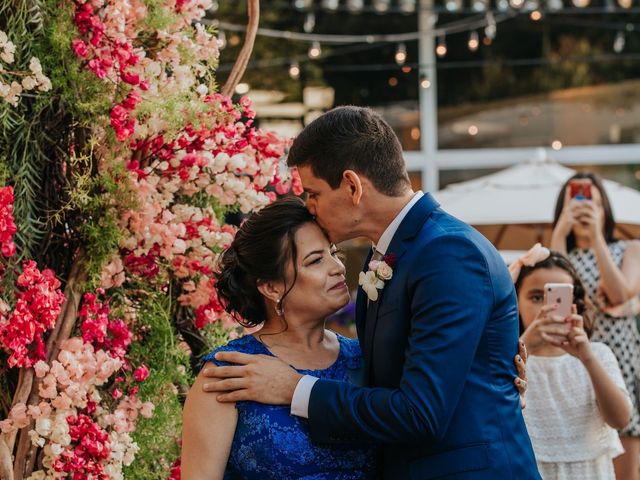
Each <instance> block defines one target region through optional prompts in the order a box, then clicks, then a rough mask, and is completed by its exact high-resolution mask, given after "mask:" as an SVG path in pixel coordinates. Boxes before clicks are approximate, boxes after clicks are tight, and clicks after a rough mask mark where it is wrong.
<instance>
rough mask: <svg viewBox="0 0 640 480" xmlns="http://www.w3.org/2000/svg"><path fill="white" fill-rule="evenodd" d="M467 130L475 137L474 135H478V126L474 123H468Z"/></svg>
mask: <svg viewBox="0 0 640 480" xmlns="http://www.w3.org/2000/svg"><path fill="white" fill-rule="evenodd" d="M467 132H468V133H469V135H471V136H472V137H475V136H476V135H478V127H477V126H476V125H469V128H468V129H467Z"/></svg>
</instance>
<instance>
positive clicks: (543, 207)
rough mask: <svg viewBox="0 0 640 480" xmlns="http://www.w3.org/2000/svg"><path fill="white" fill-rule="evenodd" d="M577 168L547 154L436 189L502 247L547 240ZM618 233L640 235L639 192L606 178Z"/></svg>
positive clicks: (446, 204)
mask: <svg viewBox="0 0 640 480" xmlns="http://www.w3.org/2000/svg"><path fill="white" fill-rule="evenodd" d="M575 173H576V171H575V170H572V169H570V168H567V167H563V166H562V165H560V164H558V163H556V162H554V161H552V160H549V159H545V158H537V159H533V160H530V161H527V162H524V163H521V164H518V165H515V166H513V167H509V168H507V169H505V170H501V171H500V172H497V173H494V174H492V175H487V176H485V177H481V178H477V179H475V180H471V181H468V182H462V183H457V184H453V185H450V186H448V187H447V188H445V189H443V190H440V191H438V192H436V193H434V196H435V198H436V199H437V200H438V201H439V202H440V204H441V205H442V207H443V208H444V209H445V210H446V211H447V212H449V213H451V214H452V215H454V216H456V217H458V218H459V219H461V220H463V221H465V222H467V223H469V224H471V225H473V226H474V227H475V228H477V229H478V230H479V231H480V232H481V233H482V234H483V235H485V236H486V237H487V238H488V239H489V240H491V242H492V243H493V244H494V245H495V246H496V248H498V249H500V250H526V249H528V248H529V247H531V246H532V245H533V244H534V243H535V242H542V243H543V244H544V245H548V244H549V242H550V239H551V224H552V223H553V214H554V209H555V202H556V198H557V196H558V192H559V191H560V188H561V187H562V185H563V184H564V182H566V181H567V180H568V179H569V178H570V177H571V176H573V175H574V174H575ZM604 186H605V189H606V191H607V194H608V196H609V199H610V200H611V206H612V209H613V214H614V217H615V219H616V222H617V224H618V228H617V232H616V233H617V234H618V236H619V238H640V192H639V191H638V190H634V189H632V188H629V187H626V186H624V185H621V184H619V183H617V182H613V181H610V180H604Z"/></svg>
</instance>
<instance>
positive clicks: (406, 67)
mask: <svg viewBox="0 0 640 480" xmlns="http://www.w3.org/2000/svg"><path fill="white" fill-rule="evenodd" d="M400 70H402V73H411V67H410V66H409V65H405V66H404V67H402V68H401V69H400Z"/></svg>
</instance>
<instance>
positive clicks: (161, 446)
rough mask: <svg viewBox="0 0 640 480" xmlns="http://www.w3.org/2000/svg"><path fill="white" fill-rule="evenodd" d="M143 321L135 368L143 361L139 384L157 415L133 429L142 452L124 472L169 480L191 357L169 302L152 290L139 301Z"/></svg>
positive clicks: (141, 479)
mask: <svg viewBox="0 0 640 480" xmlns="http://www.w3.org/2000/svg"><path fill="white" fill-rule="evenodd" d="M139 307H140V311H139V313H138V315H139V318H138V320H139V324H140V325H142V326H143V327H142V331H143V332H144V331H145V330H146V332H145V333H142V334H141V335H142V339H141V340H140V341H136V342H134V343H133V344H132V347H131V352H130V355H129V356H130V358H132V359H133V360H132V362H134V367H135V366H136V365H137V364H139V363H144V364H146V365H147V366H148V367H149V371H150V376H149V378H148V379H147V380H146V381H144V382H143V383H142V384H141V386H140V393H139V396H140V398H141V399H143V400H145V401H147V400H150V401H152V402H153V403H154V404H155V406H156V408H155V410H154V414H153V417H151V418H149V419H141V420H140V421H139V422H138V426H137V428H136V431H135V433H134V440H135V441H136V442H137V443H138V446H139V447H140V451H139V452H138V454H137V455H136V460H135V461H134V463H133V464H132V465H131V466H130V467H128V468H127V469H126V470H125V472H124V477H125V478H127V479H128V480H129V479H131V480H156V479H159V478H166V477H167V472H168V470H169V467H170V466H171V464H172V463H173V462H174V461H175V459H176V458H177V457H178V456H179V454H180V448H179V444H178V440H179V438H180V432H181V430H182V428H181V425H182V403H183V402H184V397H185V396H186V393H187V391H188V389H189V385H190V384H191V383H192V380H193V379H192V377H191V374H190V373H189V370H190V369H189V355H188V353H186V351H185V350H184V349H182V348H180V345H179V344H178V340H177V335H176V332H175V330H174V327H173V323H172V319H171V313H170V312H171V300H170V298H169V297H167V296H166V295H162V294H152V293H150V294H149V295H148V296H147V297H145V298H143V299H142V300H141V303H140V304H139Z"/></svg>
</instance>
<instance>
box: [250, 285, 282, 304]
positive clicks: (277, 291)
mask: <svg viewBox="0 0 640 480" xmlns="http://www.w3.org/2000/svg"><path fill="white" fill-rule="evenodd" d="M256 286H257V287H258V291H259V292H260V293H261V294H262V296H263V297H265V298H266V299H267V300H271V301H272V302H274V303H277V302H278V301H279V300H280V299H281V298H282V294H283V293H284V288H283V287H284V286H283V285H282V282H274V281H265V280H258V282H257V285H256Z"/></svg>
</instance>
